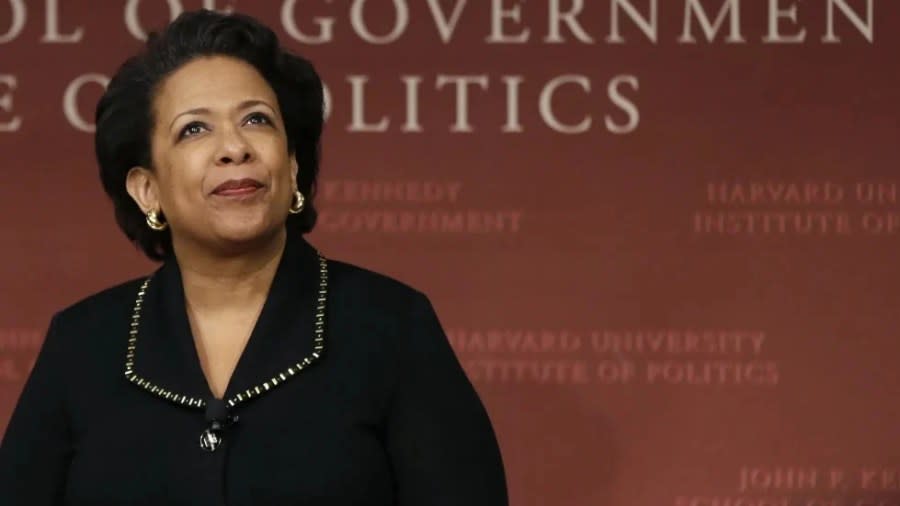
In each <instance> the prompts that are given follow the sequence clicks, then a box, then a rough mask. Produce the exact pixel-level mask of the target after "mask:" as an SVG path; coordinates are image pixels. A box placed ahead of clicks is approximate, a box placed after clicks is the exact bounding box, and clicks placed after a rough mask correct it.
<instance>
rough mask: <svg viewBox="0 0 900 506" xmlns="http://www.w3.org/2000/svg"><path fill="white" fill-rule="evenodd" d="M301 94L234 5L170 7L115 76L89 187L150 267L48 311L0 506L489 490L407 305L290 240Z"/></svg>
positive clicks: (470, 398) (308, 200)
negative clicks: (172, 15) (97, 178)
mask: <svg viewBox="0 0 900 506" xmlns="http://www.w3.org/2000/svg"><path fill="white" fill-rule="evenodd" d="M322 104H323V96H322V86H321V82H320V80H319V78H318V76H317V75H316V72H315V71H314V69H313V67H312V66H311V65H310V63H309V62H307V61H306V60H304V59H302V58H299V57H297V56H293V55H290V54H288V53H286V52H285V51H284V50H283V49H281V48H280V47H279V45H278V42H277V39H276V37H275V35H274V34H273V33H272V31H271V30H269V29H268V28H266V27H264V26H262V25H261V24H259V23H258V22H257V21H255V20H253V19H252V18H249V17H246V16H242V15H230V16H228V15H222V14H217V13H214V12H210V11H199V12H193V13H185V14H183V15H181V16H180V17H179V18H178V19H177V20H175V21H174V22H173V23H172V24H171V25H169V26H168V27H167V28H166V29H165V30H164V31H163V32H162V33H160V34H159V35H158V36H154V37H152V38H151V39H150V40H149V41H148V43H147V46H146V48H145V50H144V51H143V52H142V53H141V54H140V55H138V56H136V57H134V58H132V59H130V60H128V61H127V62H126V63H125V64H124V65H123V66H122V67H121V68H120V69H119V71H118V73H117V74H116V75H115V77H114V78H113V79H112V80H111V82H110V84H109V87H108V89H107V90H106V93H105V94H104V96H103V97H102V99H101V100H100V103H99V104H98V106H97V115H96V122H97V132H96V151H97V157H98V161H99V164H100V173H101V179H102V182H103V185H104V188H105V190H106V192H107V193H108V194H109V196H110V197H111V198H112V201H113V203H114V207H115V212H116V218H117V221H118V223H119V225H120V227H121V228H122V230H123V231H124V232H125V234H126V235H127V236H128V237H129V238H130V239H131V240H132V241H134V242H135V243H137V244H138V245H139V246H140V247H141V248H142V250H143V251H144V252H145V253H146V254H147V256H149V257H150V258H153V259H157V260H161V261H162V262H163V263H162V266H161V267H160V268H159V269H158V270H157V271H156V272H154V273H153V274H152V275H151V276H149V277H148V278H141V279H136V280H133V281H130V282H127V283H124V284H121V285H119V286H116V287H113V288H110V289H108V290H105V291H103V292H100V293H98V294H95V295H93V296H91V297H89V298H87V299H85V300H83V301H81V302H79V303H77V304H75V305H73V306H71V307H69V308H67V309H65V310H63V311H61V312H59V313H57V314H56V315H55V316H54V317H53V319H52V321H51V324H50V329H49V331H48V335H47V338H46V341H45V343H44V345H43V347H42V349H41V351H40V354H39V356H38V359H37V362H36V363H35V366H34V369H33V370H32V373H31V376H30V377H29V379H28V381H27V383H26V385H25V388H24V390H23V392H22V395H21V398H20V399H19V403H18V405H17V407H16V410H15V412H14V414H13V416H12V419H11V420H10V423H9V426H8V429H7V432H6V434H5V437H4V440H3V444H2V447H0V504H3V505H4V506H12V505H28V506H37V505H49V504H67V505H68V504H72V505H74V504H78V505H81V504H91V505H104V504H116V505H124V504H129V505H132V504H148V505H149V504H152V505H161V504H167V505H171V504H190V505H206V504H210V505H213V504H215V505H220V504H221V505H224V504H228V505H282V504H308V505H312V504H348V505H349V504H354V505H366V504H372V505H376V504H377V505H388V504H399V505H416V506H422V505H502V504H506V503H507V496H506V488H505V481H504V472H503V467H502V463H501V458H500V453H499V450H498V446H497V442H496V438H495V435H494V432H493V430H492V428H491V425H490V422H489V419H488V417H487V414H486V413H485V411H484V408H483V406H482V404H481V402H480V400H479V398H478V396H477V394H476V392H475V391H474V389H473V388H472V385H471V384H470V383H469V381H468V379H467V378H466V376H465V374H464V372H463V370H462V369H461V367H460V365H459V363H458V361H457V360H456V358H455V356H454V354H453V351H452V349H451V348H450V347H449V345H448V343H447V340H446V337H445V336H444V333H443V331H442V330H441V326H440V323H439V322H438V319H437V317H436V316H435V313H434V311H433V309H432V307H431V305H430V303H429V301H428V299H427V298H426V297H425V296H424V295H422V294H421V293H420V292H417V291H415V290H413V289H411V288H409V287H407V286H405V285H403V284H401V283H399V282H397V281H394V280H391V279H389V278H387V277H384V276H381V275H378V274H375V273H373V272H370V271H367V270H364V269H362V268H359V267H355V266H352V265H348V264H345V263H341V262H337V261H333V260H326V259H324V258H323V257H321V256H320V255H319V253H318V252H317V251H316V250H315V249H314V248H313V247H312V246H311V245H310V244H309V243H307V242H306V241H305V240H304V238H303V236H302V234H303V233H305V232H308V231H309V230H310V229H311V228H312V227H313V225H314V223H315V219H316V212H315V209H314V207H313V205H312V196H313V192H314V189H315V181H316V175H317V171H318V161H319V150H318V146H319V137H320V134H321V130H322V118H323V114H322V113H323V111H322V107H323V105H322Z"/></svg>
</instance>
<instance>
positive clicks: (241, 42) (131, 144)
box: [94, 9, 324, 260]
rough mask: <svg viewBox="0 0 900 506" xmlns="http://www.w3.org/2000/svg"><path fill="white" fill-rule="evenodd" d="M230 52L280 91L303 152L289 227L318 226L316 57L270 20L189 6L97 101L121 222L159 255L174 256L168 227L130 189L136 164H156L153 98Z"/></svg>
mask: <svg viewBox="0 0 900 506" xmlns="http://www.w3.org/2000/svg"><path fill="white" fill-rule="evenodd" d="M215 55H221V56H230V57H234V58H237V59H240V60H243V61H245V62H247V63H249V64H250V65H252V66H253V67H254V68H255V69H256V70H257V71H258V72H259V73H260V74H261V75H262V76H263V78H264V79H265V80H266V81H267V82H268V83H269V86H271V87H272V89H273V90H274V92H275V95H276V96H277V97H278V106H279V108H280V110H281V115H282V117H283V118H284V126H285V130H286V133H287V144H288V151H289V152H290V153H291V154H294V155H295V156H296V158H297V164H298V165H299V171H298V175H297V186H298V189H299V190H300V191H301V192H303V195H304V196H305V197H306V199H305V205H304V208H303V211H302V212H300V213H298V214H291V215H288V219H287V227H289V228H293V229H296V230H298V231H299V232H300V233H306V232H309V231H310V230H312V229H313V227H314V226H315V224H316V217H317V213H316V210H315V207H314V206H313V197H314V196H315V190H316V178H317V176H318V173H319V160H320V156H321V148H320V142H319V140H320V137H321V135H322V127H323V122H324V96H323V91H322V81H321V79H320V78H319V75H318V74H317V73H316V70H315V69H314V68H313V65H312V63H310V62H309V61H308V60H306V59H304V58H303V57H300V56H298V55H296V54H293V53H291V52H289V51H288V50H286V49H285V48H283V47H281V45H280V44H279V42H278V37H277V36H276V35H275V33H274V32H273V31H272V30H271V29H269V28H268V27H267V26H265V25H263V24H262V23H260V22H259V21H257V20H256V19H254V18H252V17H250V16H247V15H244V14H221V13H217V12H214V11H210V10H205V9H204V10H198V11H191V12H184V13H182V14H181V15H179V16H178V17H177V18H176V19H175V20H174V21H172V23H170V24H169V25H167V26H166V27H165V28H164V29H163V30H162V31H160V32H158V33H152V34H150V36H149V37H148V38H147V43H146V44H145V46H144V47H143V49H142V51H141V52H139V53H138V54H137V55H135V56H132V57H131V58H129V59H128V60H126V61H125V63H123V64H122V66H121V67H119V69H118V71H117V72H116V74H115V76H113V78H112V80H110V82H109V85H108V86H107V88H106V92H105V93H104V94H103V96H102V97H101V98H100V102H99V103H98V104H97V110H96V114H95V120H96V125H97V127H96V134H95V137H94V149H95V152H96V155H97V162H98V163H99V165H100V180H101V181H102V183H103V189H104V190H105V191H106V193H107V195H109V197H110V198H111V199H112V202H113V207H114V208H115V214H116V222H117V223H118V224H119V227H120V228H121V229H122V231H124V232H125V235H126V236H127V237H128V238H129V239H130V240H131V241H132V242H134V243H135V244H136V245H137V246H138V247H139V248H140V249H141V250H143V252H144V254H146V255H147V257H149V258H150V259H153V260H163V259H165V258H166V257H167V256H169V255H171V254H172V235H171V232H170V231H169V229H166V230H165V231H162V232H156V231H153V230H151V229H150V228H149V227H148V226H147V224H146V221H145V216H144V214H143V213H142V212H141V209H140V208H139V207H138V205H137V204H136V203H135V202H134V200H133V199H132V198H131V196H130V195H129V194H128V192H127V190H126V188H125V180H126V176H127V174H128V171H129V170H130V169H131V168H132V167H134V166H138V165H139V166H143V167H147V168H150V169H152V168H153V164H152V159H151V158H152V157H151V145H150V138H151V134H152V132H153V124H154V113H153V98H154V96H155V94H156V93H157V92H158V90H159V87H160V85H161V83H162V82H163V80H164V79H165V78H166V77H167V76H168V75H170V74H171V73H172V72H174V71H175V70H177V69H178V68H180V67H181V66H182V65H184V64H186V63H188V62H190V61H191V60H193V59H195V58H198V57H202V56H215Z"/></svg>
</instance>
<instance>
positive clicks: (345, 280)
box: [328, 259, 424, 303]
mask: <svg viewBox="0 0 900 506" xmlns="http://www.w3.org/2000/svg"><path fill="white" fill-rule="evenodd" d="M328 278H329V287H330V288H333V289H334V290H335V291H340V292H350V293H353V294H355V295H357V296H359V297H363V298H365V299H367V300H370V301H374V300H384V301H397V302H400V303H409V301H410V300H412V299H415V298H419V297H424V294H423V293H422V292H421V291H419V290H418V289H416V288H414V287H412V286H410V285H409V284H407V283H405V282H403V281H400V280H398V279H396V278H393V277H391V276H388V275H386V274H383V273H380V272H376V271H373V270H370V269H368V268H366V267H362V266H359V265H356V264H352V263H348V262H344V261H340V260H332V259H329V260H328Z"/></svg>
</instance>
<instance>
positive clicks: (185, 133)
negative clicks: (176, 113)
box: [178, 121, 205, 138]
mask: <svg viewBox="0 0 900 506" xmlns="http://www.w3.org/2000/svg"><path fill="white" fill-rule="evenodd" d="M204 128H205V127H204V126H203V123H200V122H199V121H192V122H190V123H188V124H187V125H185V126H184V128H182V129H181V132H180V133H179V134H178V138H182V137H191V136H193V135H197V134H199V133H200V132H202V131H203V129H204Z"/></svg>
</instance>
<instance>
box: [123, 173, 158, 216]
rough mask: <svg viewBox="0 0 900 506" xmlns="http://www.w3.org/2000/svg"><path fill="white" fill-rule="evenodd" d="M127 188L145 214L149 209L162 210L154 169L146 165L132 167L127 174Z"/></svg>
mask: <svg viewBox="0 0 900 506" xmlns="http://www.w3.org/2000/svg"><path fill="white" fill-rule="evenodd" d="M125 189H126V190H127V191H128V194H129V195H131V198H132V199H134V201H135V202H136V203H137V205H138V207H140V208H141V212H143V213H144V214H147V212H148V211H157V212H160V211H162V209H160V208H159V194H158V193H157V189H156V179H155V178H154V174H153V171H151V170H148V169H146V168H144V167H132V168H131V170H129V171H128V175H127V176H125Z"/></svg>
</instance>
